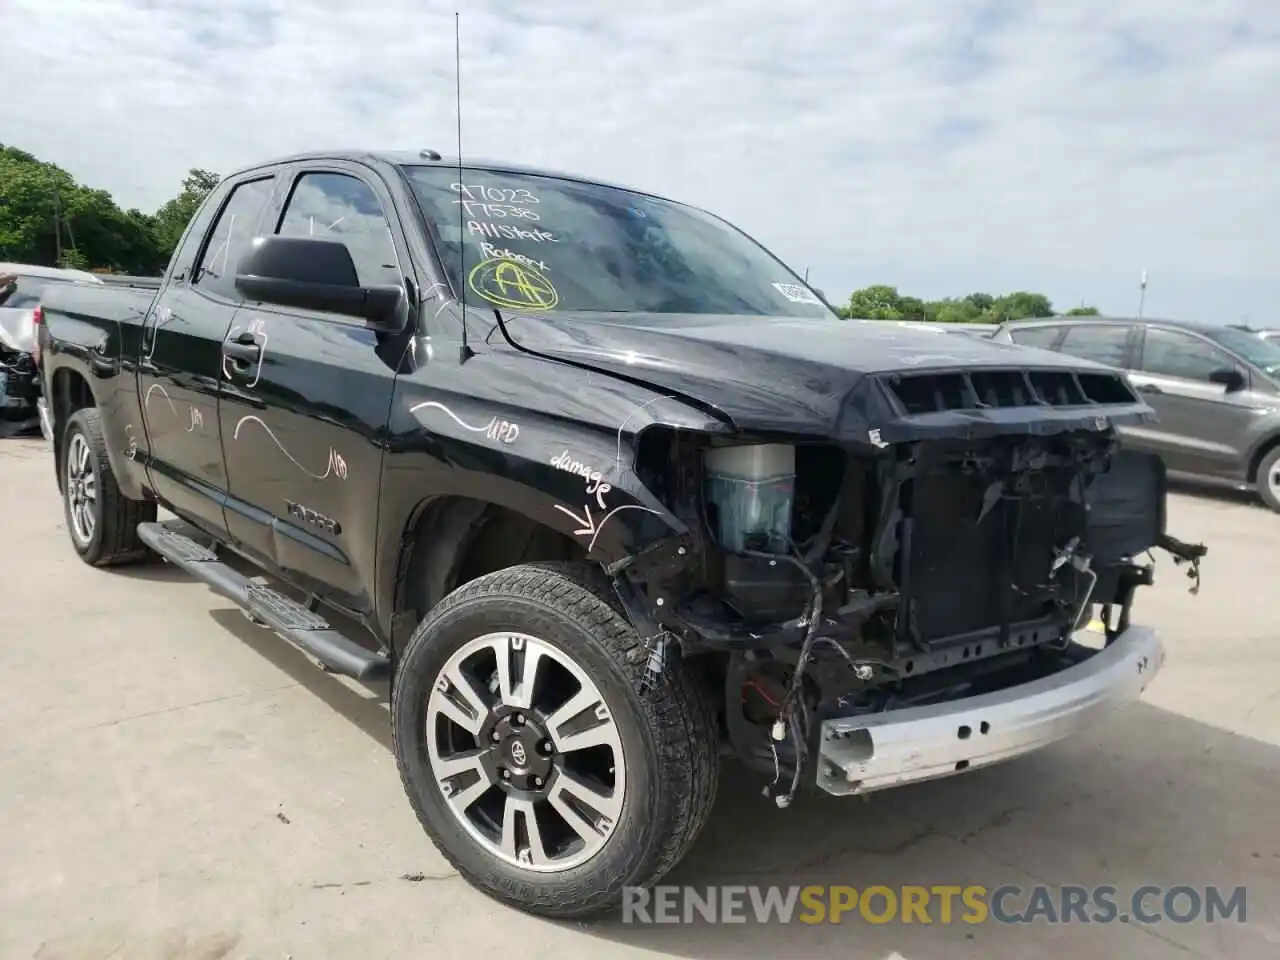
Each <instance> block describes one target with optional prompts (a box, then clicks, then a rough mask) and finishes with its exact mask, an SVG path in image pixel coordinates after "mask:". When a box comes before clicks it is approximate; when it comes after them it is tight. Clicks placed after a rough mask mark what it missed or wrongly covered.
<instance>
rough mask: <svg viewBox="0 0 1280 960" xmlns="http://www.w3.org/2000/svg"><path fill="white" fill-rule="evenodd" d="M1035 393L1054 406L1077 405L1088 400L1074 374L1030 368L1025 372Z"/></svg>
mask: <svg viewBox="0 0 1280 960" xmlns="http://www.w3.org/2000/svg"><path fill="white" fill-rule="evenodd" d="M1027 378H1028V379H1029V380H1030V381H1031V385H1032V386H1033V387H1035V389H1036V393H1038V394H1040V396H1041V397H1042V398H1043V399H1044V402H1045V403H1047V404H1049V405H1050V406H1054V407H1078V406H1082V405H1084V404H1087V403H1088V402H1089V400H1088V398H1087V397H1085V395H1084V392H1083V391H1082V390H1081V389H1080V383H1079V381H1078V380H1076V377H1075V374H1071V373H1061V372H1057V371H1048V370H1032V371H1030V372H1029V373H1028V374H1027Z"/></svg>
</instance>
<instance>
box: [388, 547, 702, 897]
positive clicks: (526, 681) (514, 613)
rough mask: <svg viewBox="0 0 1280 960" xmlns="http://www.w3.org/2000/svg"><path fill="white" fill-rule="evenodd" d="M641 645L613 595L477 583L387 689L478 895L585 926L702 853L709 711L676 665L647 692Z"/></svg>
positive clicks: (438, 616)
mask: <svg viewBox="0 0 1280 960" xmlns="http://www.w3.org/2000/svg"><path fill="white" fill-rule="evenodd" d="M639 647H640V640H639V638H638V637H637V635H636V632H635V630H634V629H633V628H632V627H631V625H630V623H628V622H627V620H626V619H625V618H624V617H623V616H622V614H621V613H620V611H619V610H618V609H617V607H616V603H615V602H614V601H613V599H612V598H611V596H610V593H609V591H608V588H607V585H601V584H598V583H597V582H595V580H594V579H593V576H592V573H591V571H590V570H589V569H587V568H585V567H577V566H573V565H565V564H528V565H523V566H518V567H513V568H510V569H507V570H502V571H499V572H497V573H491V574H488V575H486V576H484V577H480V578H479V579H477V580H473V581H471V582H470V583H468V584H465V585H464V586H462V587H460V588H459V589H458V590H456V591H454V592H453V593H452V594H450V595H449V596H448V597H446V598H445V599H444V600H443V601H442V602H441V603H440V604H439V605H438V606H437V607H436V608H435V609H434V610H432V611H431V613H430V614H429V615H428V616H427V618H426V619H425V620H424V621H423V623H422V624H420V625H419V627H418V629H417V631H415V633H414V635H413V637H412V638H411V640H410V641H409V644H408V645H407V647H406V649H405V653H404V656H403V658H402V660H401V663H400V667H399V670H398V671H397V674H396V681H395V689H394V691H393V694H392V714H393V729H394V737H395V752H396V760H397V763H398V764H399V767H400V774H401V779H402V780H403V781H404V786H405V790H406V792H407V793H408V796H409V800H410V802H411V803H412V805H413V807H414V810H415V811H416V812H417V814H418V819H419V820H420V821H421V823H422V825H423V827H424V828H425V830H426V831H427V833H428V834H429V835H430V836H431V839H432V840H433V841H434V843H435V845H436V847H437V848H438V849H439V850H440V852H441V853H442V854H443V855H444V857H445V858H446V859H448V860H449V861H450V862H451V863H452V864H453V865H454V867H455V868H456V869H457V870H458V872H459V873H460V874H462V876H464V877H465V878H466V879H467V880H468V881H469V882H470V883H472V884H473V885H474V886H476V887H478V888H479V889H481V890H483V891H484V892H486V893H488V894H489V895H491V896H493V897H496V898H497V899H499V900H502V901H503V902H505V903H508V904H510V905H512V906H515V907H518V908H520V909H523V910H526V911H529V912H532V913H538V914H541V915H544V916H551V917H560V918H569V917H583V916H586V915H589V914H594V913H599V912H602V911H606V910H609V909H612V908H613V907H614V906H616V905H617V904H618V902H619V901H620V900H621V899H622V896H623V890H624V888H626V887H628V886H647V885H650V884H652V883H656V882H657V880H658V879H660V878H661V877H662V875H663V874H665V873H666V872H667V871H668V870H670V869H671V867H672V866H674V865H675V863H676V862H677V861H678V860H679V859H680V858H681V857H682V856H683V855H684V853H685V852H686V851H687V849H688V847H689V846H690V845H691V844H692V842H693V840H694V839H695V838H696V836H697V834H698V832H699V831H700V830H701V828H702V825H703V824H704V823H705V821H706V817H707V815H708V812H709V810H710V808H711V805H712V803H713V801H714V797H715V788H716V780H717V774H718V758H717V750H716V747H717V744H716V741H715V728H714V726H713V714H712V712H711V710H710V708H709V706H708V703H707V700H706V698H705V695H704V694H703V692H702V690H701V688H700V687H699V686H698V685H697V684H695V683H694V682H693V681H692V679H691V677H689V676H688V675H686V673H685V671H684V670H683V669H682V668H681V663H680V662H679V660H678V658H674V657H671V658H668V665H667V675H666V677H665V678H664V680H663V682H662V683H661V684H659V685H658V686H657V688H656V690H654V691H653V692H651V693H649V694H646V695H642V694H641V693H640V692H639V691H638V685H639V683H640V679H641V677H642V675H643V672H644V668H645V658H644V657H643V656H639V655H638V653H639ZM672 661H674V662H672Z"/></svg>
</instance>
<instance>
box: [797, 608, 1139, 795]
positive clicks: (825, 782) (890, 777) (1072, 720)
mask: <svg viewBox="0 0 1280 960" xmlns="http://www.w3.org/2000/svg"><path fill="white" fill-rule="evenodd" d="M1163 665H1164V646H1163V644H1162V643H1161V642H1160V637H1159V635H1157V634H1156V632H1155V631H1154V630H1151V629H1150V628H1148V627H1130V628H1129V629H1128V630H1126V631H1125V632H1124V633H1122V634H1121V635H1120V636H1118V637H1117V638H1116V639H1115V641H1114V642H1113V643H1112V644H1111V645H1110V646H1107V647H1104V648H1103V649H1102V650H1100V651H1098V652H1097V653H1095V654H1094V655H1093V656H1091V657H1089V659H1087V660H1084V661H1082V662H1081V663H1078V664H1075V665H1074V666H1071V667H1067V668H1066V669H1064V670H1061V671H1059V672H1058V673H1055V674H1053V675H1052V676H1048V677H1043V678H1041V679H1039V680H1034V681H1032V682H1030V683H1024V684H1020V685H1018V686H1016V687H1009V688H1008V689H1006V690H1000V691H998V692H996V693H988V694H983V695H981V696H977V697H969V698H967V699H963V700H954V701H951V702H950V703H939V704H932V705H929V706H924V707H910V708H907V709H905V710H889V711H886V712H884V713H879V714H867V715H864V716H858V717H846V718H840V719H835V720H828V721H826V722H824V723H823V724H822V731H821V736H822V740H821V745H820V747H819V750H818V774H817V777H818V786H820V787H821V788H822V789H823V790H825V791H826V792H827V793H832V794H836V795H837V796H848V795H851V794H858V793H871V792H873V791H876V790H884V789H886V788H888V787H896V786H900V785H902V784H906V783H918V782H920V781H922V780H934V779H937V778H939V777H947V776H951V775H953V774H956V773H960V772H962V771H964V770H973V769H976V768H977V767H984V766H987V765H988V764H992V763H998V762H1000V761H1002V760H1009V759H1011V758H1013V757H1018V756H1021V755H1023V754H1025V753H1030V752H1031V751H1033V750H1038V749H1039V748H1041V747H1044V746H1047V745H1048V744H1051V743H1053V742H1055V741H1057V740H1061V739H1063V738H1064V737H1067V736H1070V735H1071V734H1073V733H1075V732H1076V731H1078V730H1081V729H1083V728H1085V727H1088V726H1090V725H1091V724H1093V723H1094V722H1095V721H1097V720H1099V719H1100V718H1102V717H1104V716H1106V714H1107V713H1109V712H1110V711H1111V710H1113V709H1115V708H1116V707H1120V706H1123V705H1124V704H1126V703H1129V702H1131V701H1134V700H1137V699H1138V697H1139V696H1140V695H1141V694H1142V691H1143V690H1144V689H1146V686H1147V684H1148V683H1150V681H1151V678H1152V677H1154V676H1155V675H1156V673H1157V672H1158V671H1159V670H1160V668H1161V667H1162V666H1163Z"/></svg>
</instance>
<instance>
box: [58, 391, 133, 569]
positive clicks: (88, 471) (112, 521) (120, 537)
mask: <svg viewBox="0 0 1280 960" xmlns="http://www.w3.org/2000/svg"><path fill="white" fill-rule="evenodd" d="M62 505H63V511H64V513H65V514H66V519H67V531H68V532H69V533H70V534H71V543H72V546H74V547H75V549H76V553H78V554H79V555H80V559H81V560H83V561H84V562H85V563H88V564H91V565H92V566H95V567H106V566H112V565H115V564H123V563H130V562H133V561H136V560H141V559H144V558H146V557H148V556H150V555H151V554H150V551H148V550H147V548H146V546H145V545H144V544H143V543H142V541H141V540H139V539H138V524H139V523H143V522H145V521H149V520H154V519H155V518H156V505H155V504H154V503H143V502H141V501H138V500H130V499H129V498H128V497H126V496H125V495H124V494H123V493H121V492H120V487H119V486H118V485H117V484H116V477H115V474H114V473H112V472H111V461H110V460H109V459H108V458H107V444H106V441H105V440H104V439H103V436H102V421H101V419H100V418H99V416H98V411H97V410H96V409H95V408H92V407H87V408H84V409H81V410H77V411H76V412H75V413H73V414H72V415H71V417H70V419H68V420H67V429H66V431H65V432H64V433H63V437H62Z"/></svg>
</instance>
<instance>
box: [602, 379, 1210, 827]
mask: <svg viewBox="0 0 1280 960" xmlns="http://www.w3.org/2000/svg"><path fill="white" fill-rule="evenodd" d="M1064 378H1065V379H1064ZM869 389H874V390H875V391H876V393H875V396H876V398H877V399H878V400H879V401H881V402H883V404H884V405H885V408H886V409H885V410H884V411H883V413H884V416H883V419H882V420H881V421H880V422H881V423H883V424H884V426H883V427H882V428H874V429H871V430H868V431H865V432H864V433H862V434H861V435H860V436H858V437H856V438H852V437H846V438H842V439H841V440H839V441H830V440H821V439H816V438H788V437H777V436H747V435H740V436H737V437H734V438H733V439H732V441H726V440H724V439H720V438H716V439H713V438H710V437H706V436H701V435H698V434H691V433H688V432H682V431H677V430H674V429H669V428H665V427H661V426H656V427H651V428H650V429H648V430H646V431H645V432H644V433H642V434H641V436H640V438H639V439H638V442H637V459H636V469H637V473H638V475H639V476H640V479H641V480H642V481H643V482H644V483H645V485H646V486H647V487H648V488H649V489H650V490H651V491H653V493H654V494H655V495H656V496H659V497H661V499H662V500H663V502H664V503H666V504H668V505H670V508H671V509H672V511H673V512H674V513H675V514H676V515H677V516H679V517H680V519H681V520H682V521H683V522H684V523H685V525H686V526H687V528H688V529H689V530H690V531H691V532H692V534H691V536H689V537H686V538H682V539H680V540H669V541H662V542H659V543H657V544H654V545H653V546H652V547H651V548H650V549H649V550H647V551H645V552H644V553H642V554H639V555H637V556H633V557H629V558H627V559H626V560H624V561H620V562H619V563H618V564H615V565H614V567H613V568H611V573H612V574H613V575H614V577H615V584H616V585H617V587H618V591H619V596H620V597H621V598H622V599H623V601H624V603H625V604H626V605H627V607H628V609H629V612H630V613H631V615H632V616H633V618H635V619H636V621H637V623H638V625H639V626H640V628H641V629H642V630H643V631H645V633H646V635H647V636H650V638H651V639H650V660H649V664H650V669H649V674H650V680H652V681H655V682H657V681H659V680H660V676H661V672H662V669H663V663H664V658H665V656H667V655H668V653H669V651H668V649H667V645H668V644H669V643H670V642H671V641H672V640H674V641H676V642H678V644H679V646H680V652H681V655H682V656H683V657H684V658H685V659H686V660H690V659H697V660H698V661H699V662H700V663H701V664H702V665H704V666H705V667H706V668H707V671H708V672H709V673H710V674H711V675H712V678H713V682H714V683H716V684H717V685H718V686H721V687H722V688H723V690H724V715H723V719H724V732H725V734H726V737H727V739H728V742H729V743H730V744H731V746H732V749H733V752H734V753H735V754H736V755H737V756H739V757H740V758H741V759H742V760H743V761H744V762H746V763H747V764H749V765H751V766H752V767H755V768H757V769H758V770H760V771H761V772H762V773H764V774H766V775H768V776H769V777H770V778H771V779H770V783H769V786H768V787H767V788H766V792H767V793H768V794H769V795H770V796H772V797H773V798H774V799H775V801H776V802H777V803H778V805H779V806H786V805H788V804H789V803H790V801H791V799H792V797H793V796H794V794H795V792H796V790H797V788H798V785H799V783H800V778H801V777H802V776H805V775H807V774H806V771H812V773H811V775H812V776H814V777H815V778H816V780H817V782H818V784H819V785H820V786H821V787H822V788H823V789H825V790H826V791H827V792H830V793H836V794H848V793H860V792H868V791H871V790H876V789H881V788H884V787H888V786H892V785H895V784H899V783H905V782H912V781H917V780H924V779H931V778H934V777H938V776H944V775H947V774H950V773H954V772H958V771H961V770H965V769H970V768H973V767H977V766H980V765H982V764H985V763H989V762H995V761H997V760H1001V759H1006V758H1008V757H1011V756H1017V755H1018V754H1020V753H1025V752H1027V751H1028V750H1030V749H1034V748H1036V747H1038V746H1042V745H1044V744H1045V743H1049V742H1052V741H1053V740H1055V739H1058V738H1060V737H1061V736H1064V735H1066V734H1067V733H1069V732H1071V731H1072V730H1073V729H1076V728H1077V727H1078V726H1081V725H1083V723H1084V722H1086V721H1088V720H1091V719H1092V718H1093V717H1094V716H1095V715H1096V714H1097V713H1099V712H1100V711H1101V710H1103V709H1106V708H1109V707H1110V706H1112V705H1114V704H1115V703H1118V702H1123V701H1124V700H1125V699H1131V698H1132V697H1134V696H1136V695H1137V694H1138V693H1140V692H1141V689H1142V688H1143V687H1144V686H1145V685H1146V683H1147V681H1148V680H1149V678H1150V676H1152V675H1154V673H1155V672H1156V670H1158V669H1159V666H1160V662H1161V660H1162V657H1163V654H1162V652H1161V647H1160V644H1159V640H1158V638H1156V637H1155V635H1154V634H1153V633H1151V631H1148V630H1144V629H1142V628H1137V627H1131V625H1130V613H1131V609H1132V605H1133V600H1134V594H1135V591H1136V589H1137V588H1138V587H1139V586H1143V585H1147V584H1150V583H1151V582H1152V575H1153V566H1154V561H1153V560H1151V558H1150V554H1149V551H1150V550H1151V549H1152V548H1157V547H1159V548H1163V549H1165V550H1167V551H1169V552H1170V553H1172V554H1173V555H1174V557H1175V559H1176V560H1177V561H1178V562H1179V563H1183V562H1185V563H1188V564H1189V565H1190V572H1191V573H1192V575H1193V576H1195V577H1198V565H1199V561H1200V559H1201V557H1202V556H1203V555H1204V553H1205V549H1204V547H1203V546H1190V545H1187V544H1183V543H1180V542H1179V541H1176V540H1174V539H1172V538H1170V537H1169V536H1167V534H1166V533H1165V529H1164V527H1165V497H1166V490H1165V474H1164V468H1163V465H1162V464H1161V461H1160V460H1159V459H1158V458H1157V457H1154V456H1149V455H1145V454H1140V453H1136V452H1132V451H1127V450H1122V449H1120V448H1119V446H1118V441H1117V438H1116V434H1115V431H1114V425H1115V423H1116V422H1124V420H1125V419H1126V418H1129V417H1137V418H1140V417H1144V416H1147V415H1148V414H1149V410H1148V409H1147V408H1145V406H1144V405H1142V404H1141V403H1140V401H1138V399H1137V397H1136V396H1135V395H1134V394H1133V393H1132V391H1131V390H1129V388H1128V386H1127V384H1125V382H1124V381H1123V379H1121V378H1118V377H1116V378H1111V377H1109V376H1107V375H1103V374H1094V373H1091V374H1062V373H1060V372H1055V373H1054V374H1052V376H1051V377H1050V378H1049V379H1046V378H1045V377H1044V376H1041V377H1037V375H1036V374H1035V372H1026V371H1020V370H1013V371H979V372H963V373H955V374H916V375H911V376H907V375H892V376H889V377H885V378H883V379H879V380H877V381H875V382H874V384H872V385H871V386H870V387H869ZM1096 622H1100V623H1101V625H1102V627H1101V633H1102V636H1101V647H1100V648H1097V647H1091V646H1089V645H1088V644H1086V643H1082V642H1080V640H1079V639H1078V637H1077V634H1078V632H1079V631H1080V630H1081V629H1082V628H1084V627H1085V626H1086V625H1088V624H1091V623H1096Z"/></svg>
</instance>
